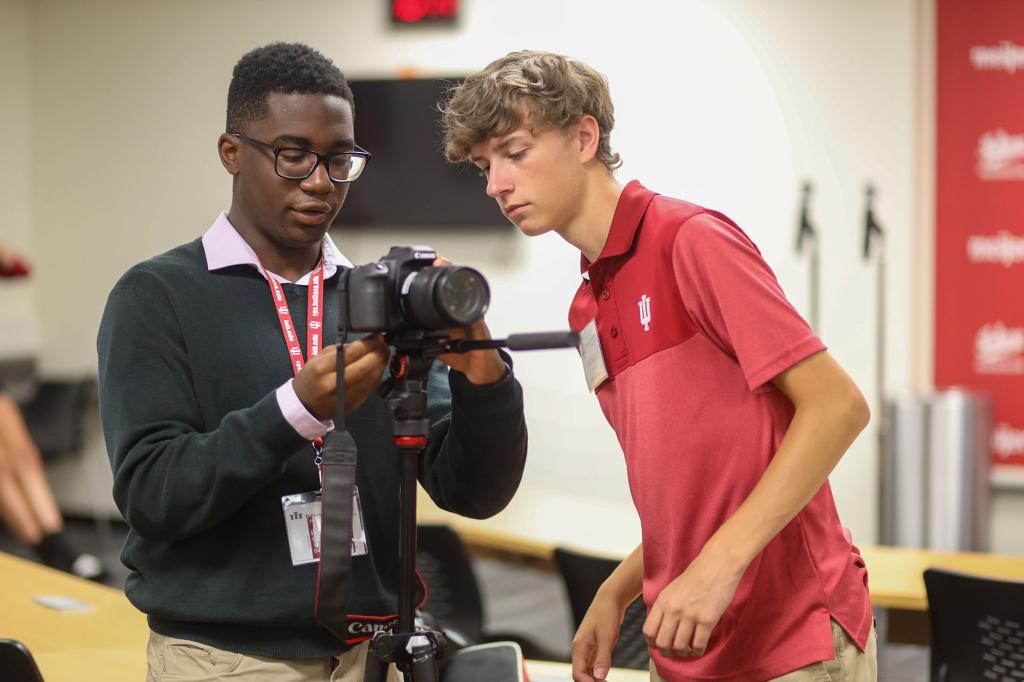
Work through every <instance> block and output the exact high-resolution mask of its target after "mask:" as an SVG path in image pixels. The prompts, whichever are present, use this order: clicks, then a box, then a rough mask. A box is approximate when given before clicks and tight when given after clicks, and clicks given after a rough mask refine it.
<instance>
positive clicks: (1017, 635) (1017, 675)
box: [924, 568, 1024, 682]
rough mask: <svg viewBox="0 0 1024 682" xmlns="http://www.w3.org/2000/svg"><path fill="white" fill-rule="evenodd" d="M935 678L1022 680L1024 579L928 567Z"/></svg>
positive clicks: (939, 681)
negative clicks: (1016, 579) (1008, 578)
mask: <svg viewBox="0 0 1024 682" xmlns="http://www.w3.org/2000/svg"><path fill="white" fill-rule="evenodd" d="M924 584H925V589H926V590H927V592H928V618H929V620H930V622H931V680H932V682H977V681H978V680H996V681H997V682H1002V681H1003V680H1011V681H1013V682H1017V681H1018V680H1024V582H1021V581H1014V580H998V579H995V578H983V577H981V576H975V575H967V574H964V573H956V572H953V571H947V570H943V569H938V568H929V569H927V570H926V571H925V572H924Z"/></svg>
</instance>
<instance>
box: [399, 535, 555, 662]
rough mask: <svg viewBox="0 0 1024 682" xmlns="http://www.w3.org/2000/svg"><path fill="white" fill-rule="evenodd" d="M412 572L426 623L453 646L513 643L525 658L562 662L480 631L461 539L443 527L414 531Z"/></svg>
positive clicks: (543, 650)
mask: <svg viewBox="0 0 1024 682" xmlns="http://www.w3.org/2000/svg"><path fill="white" fill-rule="evenodd" d="M416 568H417V570H418V571H419V573H420V575H421V576H422V577H423V581H424V582H425V583H426V585H427V601H426V603H424V605H423V611H424V612H426V614H427V616H428V621H431V620H432V621H433V624H434V625H435V626H436V627H437V628H438V629H440V630H442V631H444V632H445V633H446V635H448V638H449V640H452V642H453V644H456V645H461V646H466V645H474V644H483V643H487V642H501V641H513V642H516V643H517V644H518V645H519V647H520V649H521V650H522V652H523V655H524V656H525V657H526V658H532V659H537V660H548V661H564V660H566V656H565V655H564V654H563V655H560V654H557V653H555V652H554V651H552V650H550V649H549V648H547V647H545V646H543V645H540V644H537V643H536V642H533V641H531V640H529V639H528V638H526V637H523V636H522V635H518V634H513V633H499V632H487V631H485V630H484V608H483V600H482V599H481V596H480V586H479V583H478V582H477V579H476V574H474V573H473V566H472V564H471V562H470V559H469V553H468V552H467V551H466V547H465V545H464V544H463V542H462V539H461V538H460V537H459V536H458V534H456V532H455V531H454V530H452V528H450V527H449V526H444V525H420V526H417V528H416Z"/></svg>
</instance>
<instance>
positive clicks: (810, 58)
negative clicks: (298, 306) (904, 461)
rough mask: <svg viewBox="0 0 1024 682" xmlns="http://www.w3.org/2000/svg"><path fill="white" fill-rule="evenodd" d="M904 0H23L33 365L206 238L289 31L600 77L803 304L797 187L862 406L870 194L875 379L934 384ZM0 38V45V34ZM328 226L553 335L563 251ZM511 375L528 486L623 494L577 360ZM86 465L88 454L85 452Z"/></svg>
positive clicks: (368, 56) (658, 171)
mask: <svg viewBox="0 0 1024 682" xmlns="http://www.w3.org/2000/svg"><path fill="white" fill-rule="evenodd" d="M919 5H924V6H930V3H929V0H863V1H859V2H851V1H848V0H774V1H773V2H765V1H764V0H729V1H722V0H719V1H716V2H711V1H710V0H709V1H700V0H688V1H684V0H634V1H633V2H631V3H628V5H623V4H622V3H604V2H598V1H595V0H566V1H565V2H555V1H553V0H520V1H519V2H516V3H508V2H499V1H497V0H493V1H492V0H464V2H463V3H461V11H462V15H463V16H462V18H461V19H460V24H459V25H458V26H457V27H455V28H429V29H423V30H419V29H407V28H406V29H395V28H392V27H390V26H389V25H388V23H387V16H386V10H385V3H383V2H380V1H379V0H345V1H338V0H322V1H311V0H306V1H303V0H294V1H291V2H279V1H274V2H270V1H267V0H260V1H254V0H246V1H244V2H243V1H242V0H222V1H220V2H216V3H207V2H198V1H194V2H171V1H167V2H158V1H156V0H146V1H138V0H121V1H116V0H94V1H92V2H88V3H86V2H78V1H58V0H39V1H37V2H35V3H32V9H31V17H30V18H31V21H30V22H29V17H28V16H27V15H26V13H27V11H26V6H27V3H18V4H17V5H16V10H15V12H14V14H13V16H14V18H15V22H14V25H15V26H21V27H24V26H25V25H26V24H27V23H31V27H32V30H31V36H32V41H31V44H30V46H29V45H26V46H24V47H22V48H20V52H19V48H18V47H17V45H18V44H19V43H18V42H17V40H15V41H13V42H10V43H9V42H8V40H6V39H4V40H0V45H2V47H0V51H2V52H0V55H4V56H6V55H7V53H8V52H11V51H12V50H13V51H14V52H15V53H16V54H21V55H22V57H21V61H20V62H18V61H15V62H13V64H14V66H7V65H4V66H0V69H3V70H0V76H2V77H3V79H4V84H5V88H6V81H7V79H8V78H13V82H15V84H17V83H19V82H20V83H24V81H25V76H24V74H25V69H26V68H27V69H28V70H29V73H30V74H31V79H30V81H31V97H30V98H29V99H30V102H29V104H26V105H24V106H23V107H21V108H20V109H19V108H17V107H16V108H15V109H14V113H15V115H19V116H21V117H22V118H23V119H24V118H27V117H28V112H29V111H31V112H32V115H33V117H34V120H33V125H32V126H31V130H32V136H31V152H32V155H33V158H34V159H36V160H37V162H36V163H35V165H34V166H33V171H32V174H31V177H30V178H21V179H20V180H18V182H21V183H22V184H23V185H24V187H28V186H29V185H31V188H32V190H31V196H32V201H31V203H30V205H27V206H24V207H22V208H21V209H19V210H21V211H22V213H23V215H24V216H26V217H25V218H24V221H25V222H26V223H27V222H28V217H27V216H29V215H31V224H32V226H33V230H32V232H31V237H32V250H33V254H34V255H36V260H37V261H38V263H37V264H38V267H37V273H38V276H37V278H36V285H35V286H36V303H37V305H38V310H39V315H38V319H39V322H40V324H41V326H42V343H41V358H42V361H43V364H44V367H45V368H46V369H47V370H48V371H50V372H53V373H67V372H91V371H94V365H95V351H94V338H95V332H96V327H97V324H98V320H99V316H100V313H101V311H102V306H103V303H104V300H105V297H106V294H107V292H108V291H109V289H110V287H111V285H112V284H113V282H114V281H115V280H116V278H117V277H118V276H119V275H120V274H121V273H122V272H123V271H124V270H125V269H126V268H127V267H129V266H130V265H131V264H133V263H135V262H136V261H138V260H141V259H143V258H146V257H148V256H150V255H152V254H154V253H157V252H159V251H161V250H164V249H167V248H170V247H172V246H174V245H176V244H178V243H181V242H183V241H186V240H189V239H192V238H194V237H196V236H198V235H199V234H200V233H201V232H202V231H203V230H204V229H205V228H206V226H207V225H208V224H209V223H210V221H211V219H212V217H213V216H214V214H215V212H216V211H218V210H220V209H221V208H224V207H226V206H227V204H228V201H229V198H230V194H229V187H230V185H229V182H228V179H227V177H226V175H225V174H224V172H223V170H222V169H221V167H220V165H219V163H218V161H217V158H216V154H215V141H216V138H217V135H218V134H219V132H220V131H221V130H222V128H223V117H224V100H225V94H226V89H227V85H228V81H229V79H230V73H231V67H232V66H233V64H234V62H235V61H236V60H237V58H238V57H239V56H240V55H241V54H242V53H243V52H244V51H246V50H247V49H250V48H251V47H254V46H256V45H258V44H262V43H265V42H268V41H271V40H301V41H304V42H308V43H310V44H312V45H313V46H315V47H317V48H318V49H320V50H322V51H323V52H324V53H326V54H327V55H328V56H330V57H331V58H333V59H334V60H335V62H336V63H337V64H338V65H339V66H340V67H341V68H342V69H343V70H344V71H345V72H346V74H347V75H348V76H350V77H352V78H360V77H380V76H391V75H394V74H396V73H398V72H399V71H400V70H412V71H415V72H418V73H420V74H421V75H426V76H433V75H456V74H460V73H465V72H468V71H471V70H476V69H478V68H480V67H482V66H483V65H484V64H485V63H487V62H488V61H490V60H491V59H493V58H495V57H497V56H500V55H502V54H504V53H506V52H508V51H510V50H514V49H521V48H537V49H548V50H555V51H561V52H565V53H568V54H572V55H574V56H577V57H580V58H582V59H584V60H586V61H588V62H590V63H591V64H592V65H593V66H595V67H596V68H598V69H599V70H601V71H602V72H604V73H605V74H606V75H607V76H608V78H609V80H610V82H611V87H612V94H613V96H614V98H615V101H616V104H617V109H616V119H617V125H616V131H615V133H614V134H613V137H612V142H613V146H614V147H615V148H616V149H617V150H618V151H619V152H621V153H622V156H623V158H624V159H625V164H624V165H623V168H622V169H621V170H620V171H619V177H620V179H622V180H623V181H625V180H628V179H631V178H634V177H636V178H640V179H641V180H642V181H643V182H644V183H645V184H647V185H648V186H649V187H650V188H652V189H654V190H657V191H661V192H664V193H668V194H674V195H677V196H680V197H682V198H686V199H689V200H692V201H696V202H699V203H703V204H705V205H708V206H711V207H714V208H716V209H719V210H722V211H724V212H725V213H727V214H729V215H730V216H731V217H733V218H734V219H736V220H737V221H738V222H739V223H740V224H741V225H742V226H743V227H744V229H745V230H747V232H748V233H749V234H750V235H751V236H752V238H753V239H754V240H755V241H756V242H757V243H758V244H759V245H760V247H761V249H762V251H763V253H764V255H765V257H766V258H767V260H768V262H769V263H770V264H771V265H772V266H773V267H774V268H775V270H776V272H777V273H778V275H779V278H780V280H781V281H782V283H783V286H784V288H785V289H786V291H787V292H788V293H789V295H790V297H791V298H792V300H793V301H794V302H795V303H796V304H797V306H798V307H799V308H800V309H801V310H803V311H804V312H806V311H807V298H808V287H807V283H806V281H807V274H806V273H807V266H806V263H805V262H802V261H801V260H799V259H798V258H797V257H796V256H795V255H794V254H793V242H794V238H795V227H796V219H797V208H798V206H797V201H798V195H799V186H800V183H801V182H802V181H803V180H804V179H805V178H806V179H812V180H813V181H814V182H815V184H816V193H815V196H814V201H813V207H812V211H813V212H812V215H813V218H814V220H815V222H816V223H817V225H818V227H819V228H820V230H821V231H822V234H823V247H822V249H823V252H822V268H821V272H822V276H823V290H822V298H821V300H822V308H821V310H822V324H821V330H820V332H821V334H822V336H823V338H824V339H825V341H826V343H827V344H828V345H829V346H830V348H831V351H832V353H833V354H834V355H835V356H836V357H837V358H838V359H839V361H840V362H841V363H842V364H843V365H844V366H845V367H846V368H847V370H848V371H849V372H850V373H851V374H852V375H853V376H854V378H855V379H856V380H857V382H858V383H859V384H860V386H861V388H862V389H863V391H864V393H865V395H867V396H868V397H869V399H871V401H872V404H873V405H875V396H876V395H877V392H878V391H877V386H876V385H875V384H876V382H875V371H874V360H875V349H874V329H875V320H874V315H875V309H874V304H873V301H874V275H873V269H872V267H870V266H869V265H867V264H865V263H863V262H862V260H861V257H860V244H861V239H862V230H863V225H862V220H863V217H862V216H863V198H862V195H863V187H864V185H865V183H866V182H869V181H870V182H873V183H875V185H876V186H877V188H878V192H879V195H878V199H877V204H876V210H877V213H878V216H879V218H880V219H881V221H882V223H883V224H884V226H885V227H886V228H887V231H888V246H889V255H888V260H889V262H890V267H889V288H888V296H887V299H888V300H887V304H888V315H887V327H888V331H889V340H888V361H887V363H886V377H887V380H886V384H887V388H888V389H889V390H895V389H898V388H902V387H906V386H910V385H915V384H916V385H923V384H926V383H927V381H928V380H930V377H927V376H924V374H926V372H927V370H926V369H921V367H922V363H921V362H919V361H918V360H917V357H918V355H919V354H916V353H914V352H912V345H911V341H912V338H914V337H913V334H912V323H911V321H912V320H915V319H917V318H916V317H915V315H916V313H915V306H917V305H919V304H917V303H914V302H913V301H912V299H911V296H912V293H913V292H914V291H915V286H916V287H917V288H918V289H920V282H921V276H920V273H919V271H918V270H917V269H916V267H917V266H915V265H914V259H915V258H917V257H918V256H917V248H918V243H917V242H915V232H921V233H926V232H927V231H928V230H927V229H922V227H921V224H922V223H921V221H922V219H923V218H922V215H923V212H922V210H921V204H920V202H919V200H918V199H917V198H916V197H918V196H920V195H921V192H922V191H924V189H923V185H922V179H921V177H919V176H916V175H915V168H917V167H918V166H919V163H918V160H919V158H920V157H921V155H922V153H923V152H922V150H921V148H920V145H921V144H922V141H921V138H920V136H919V135H918V134H917V123H918V122H919V120H920V117H921V116H922V115H923V114H922V111H921V108H920V107H919V106H917V105H915V101H916V100H915V97H920V95H919V90H920V88H919V86H918V84H917V81H916V80H915V79H916V76H917V75H918V70H919V68H920V64H919V58H918V51H919V48H920V46H919V40H920V36H921V34H922V31H921V30H920V28H919V27H918V26H917V25H916V24H917V22H918V21H919V17H918V11H919V9H918V6H919ZM0 11H5V12H6V11H7V10H0ZM19 22H20V23H19ZM3 24H4V26H3V27H2V28H0V38H6V33H4V32H5V31H6V32H10V31H9V29H8V28H7V27H6V24H7V22H3ZM19 35H22V34H19ZM21 40H22V41H24V38H21ZM26 50H30V56H31V59H30V60H29V59H27V58H26V57H25V56H24V54H23V53H24V52H25V51H26ZM4 61H6V60H4ZM18 64H24V65H26V66H24V67H21V68H18V67H17V65H18ZM29 64H30V65H29ZM8 71H10V72H11V74H10V75H8V73H7V72H8ZM22 87H23V88H24V87H25V86H24V85H22ZM6 92H7V90H6V89H5V95H4V96H5V98H6ZM918 103H919V102H918ZM19 111H20V112H21V113H20V114H19V113H18V112H19ZM3 115H7V116H9V115H10V112H0V116H3ZM424 115H427V114H426V113H424ZM6 120H7V119H0V121H6ZM358 131H359V122H358V120H357V122H356V133H357V137H358ZM371 172H372V169H371ZM0 191H2V190H0ZM353 191H358V186H356V187H355V188H354V189H353ZM400 199H401V194H400V189H399V188H396V200H400ZM335 236H336V238H337V240H338V241H339V244H340V245H341V247H342V250H343V251H345V252H346V253H347V254H348V255H349V256H350V257H351V258H352V259H353V260H355V261H366V260H372V259H376V258H377V257H378V256H380V255H381V254H382V253H383V252H384V251H385V250H386V247H387V246H388V245H390V244H392V243H403V242H408V241H416V242H427V243H433V244H434V245H435V246H437V247H438V248H439V249H441V250H442V251H443V252H444V253H446V255H448V256H449V257H451V258H452V259H453V260H456V261H462V262H466V263H470V264H473V265H475V266H477V267H479V268H480V269H482V270H483V271H484V273H485V274H486V275H487V277H488V279H489V280H490V281H491V284H492V289H493V290H494V303H493V306H492V313H491V314H490V315H489V317H488V319H489V321H490V324H491V327H492V331H493V332H494V333H495V334H496V335H505V334H507V333H511V332H515V331H521V330H528V329H529V330H533V329H550V328H560V327H563V326H564V325H565V316H566V308H567V305H568V301H569V298H570V297H571V294H572V292H573V291H574V289H575V287H576V285H577V283H578V275H577V272H578V270H577V255H576V254H575V253H574V252H573V251H572V249H571V248H569V247H568V246H566V245H565V244H564V243H562V242H561V241H560V240H559V239H558V238H557V237H553V236H547V237H542V238H539V239H536V240H527V239H526V238H524V237H522V236H521V235H519V234H518V233H516V232H514V231H513V230H509V232H508V233H506V234H505V235H504V236H495V234H494V231H487V232H485V233H482V234H481V235H479V236H467V235H465V233H464V232H460V233H459V234H458V235H451V234H442V233H431V232H427V231H413V232H411V233H410V232H405V233H400V232H395V231H392V232H388V231H381V232H379V233H376V234H375V235H373V236H368V235H366V234H365V233H359V234H358V235H348V236H347V235H345V234H344V233H343V232H342V233H338V234H336V235H335ZM41 254H45V259H43V258H40V255H41ZM915 274H916V275H917V279H916V280H915V279H914V276H915ZM915 282H917V284H916V285H915V284H914V283H915ZM919 326H920V323H919ZM916 334H917V337H916V338H917V339H920V337H921V332H920V330H918V331H917V332H916ZM516 360H517V368H518V374H519V377H520V379H521V380H522V382H523V384H524V386H525V388H526V391H527V409H528V419H529V423H530V428H531V458H530V463H529V466H528V471H527V477H526V485H528V486H531V487H534V488H549V489H557V490H565V491H568V492H574V493H583V494H586V495H590V496H592V497H595V498H600V499H607V500H609V501H611V502H623V501H625V500H626V499H627V492H626V486H625V480H624V471H623V466H622V458H621V454H620V452H619V449H618V446H617V444H616V442H615V439H614V437H613V435H612V433H611V431H610V430H609V428H608V427H607V425H606V424H605V423H604V420H603V418H602V417H601V415H600V413H599V410H598V409H597V406H596V403H595V401H594V400H593V399H592V398H591V397H589V396H588V395H587V392H586V390H585V386H584V382H583V377H582V372H581V371H580V368H579V363H578V361H577V360H576V359H575V358H574V357H573V356H572V354H571V353H570V352H567V351H562V352H547V353H536V354H519V355H518V356H517V358H516ZM915 362H916V364H915ZM925 366H926V365H925ZM915 367H916V368H917V369H916V370H915V369H914V368H915ZM876 412H877V406H876ZM877 423H878V422H877V420H876V421H875V422H874V425H873V426H872V427H871V428H870V429H869V431H868V432H865V434H864V435H863V436H862V437H861V438H860V440H859V441H858V442H857V443H856V444H855V445H854V447H853V448H852V449H851V452H850V453H849V455H848V456H847V458H846V459H844V460H843V462H842V463H841V464H840V466H839V468H838V469H837V470H836V472H835V473H834V475H833V477H832V483H833V487H834V489H835V493H836V498H837V501H838V504H839V507H840V513H841V515H842V517H843V519H844V521H845V522H846V524H847V525H849V526H850V527H851V528H852V530H853V532H854V536H855V538H857V539H858V540H859V541H862V542H872V541H874V540H875V538H876V525H877V519H876V510H877V506H878V505H877V493H876V488H877V483H876V481H877V462H876V454H875V453H876V448H875V445H874V443H875V438H876V436H875V433H876V432H875V428H876V426H877ZM92 452H93V454H94V455H95V456H96V457H100V456H101V453H102V444H101V443H100V442H99V441H98V439H94V443H93V445H92ZM71 478H73V477H72V476H70V475H69V476H68V480H71ZM74 494H75V493H74V491H73V490H72V491H69V492H68V494H67V495H65V499H66V500H67V499H69V498H70V497H73V495H74ZM995 535H997V536H1000V534H999V533H998V532H997V533H995ZM1003 535H1005V536H1006V537H1009V534H1008V533H1006V534H1003ZM1000 537H1001V536H1000ZM1020 551H1024V549H1022V550H1020Z"/></svg>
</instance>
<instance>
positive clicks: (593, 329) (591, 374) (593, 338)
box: [580, 320, 608, 392]
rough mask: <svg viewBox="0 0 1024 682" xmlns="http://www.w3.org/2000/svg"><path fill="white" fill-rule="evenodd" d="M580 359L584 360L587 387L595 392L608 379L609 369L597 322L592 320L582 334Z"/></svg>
mask: <svg viewBox="0 0 1024 682" xmlns="http://www.w3.org/2000/svg"><path fill="white" fill-rule="evenodd" d="M580 357H582V358H583V374H584V375H586V377H587V387H588V388H589V389H590V391H591V392H593V391H594V390H595V389H597V387H598V386H600V385H601V384H602V383H604V380H605V379H607V378H608V367H607V366H606V365H605V364H604V353H603V352H601V337H600V336H598V334H597V320H591V321H590V322H588V323H587V326H586V327H584V328H583V331H582V332H580Z"/></svg>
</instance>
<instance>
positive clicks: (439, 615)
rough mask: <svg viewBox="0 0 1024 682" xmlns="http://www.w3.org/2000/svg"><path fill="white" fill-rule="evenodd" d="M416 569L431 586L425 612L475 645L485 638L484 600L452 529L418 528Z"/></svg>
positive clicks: (466, 556)
mask: <svg viewBox="0 0 1024 682" xmlns="http://www.w3.org/2000/svg"><path fill="white" fill-rule="evenodd" d="M416 568H417V569H418V570H419V572H420V575H421V576H423V581H424V582H425V583H426V585H427V601H426V603H425V604H424V605H423V610H424V611H426V612H427V613H429V614H430V615H431V616H433V618H434V619H435V620H436V621H437V624H438V625H439V626H440V627H441V628H454V629H455V630H458V631H459V632H460V633H462V634H463V635H465V636H466V637H467V638H468V639H469V640H470V642H471V643H476V642H480V641H481V640H482V638H483V625H484V614H483V601H482V599H481V597H480V587H479V585H478V583H477V580H476V575H475V574H474V573H473V567H472V564H471V563H470V560H469V553H468V552H467V551H466V547H465V545H464V544H463V543H462V539H461V538H459V536H458V535H457V534H456V533H455V531H454V530H452V529H451V528H450V527H449V526H441V525H436V526H435V525H421V526H417V528H416Z"/></svg>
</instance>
